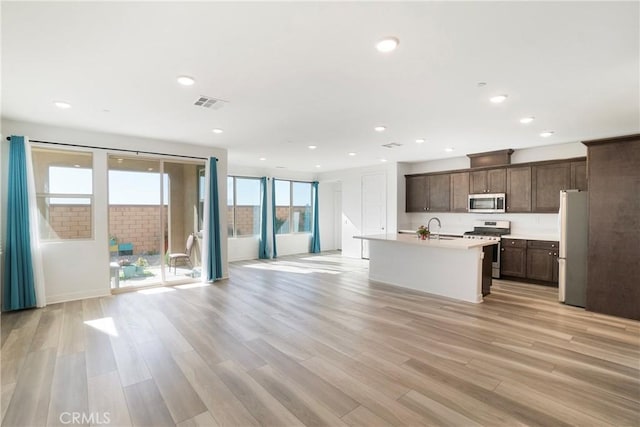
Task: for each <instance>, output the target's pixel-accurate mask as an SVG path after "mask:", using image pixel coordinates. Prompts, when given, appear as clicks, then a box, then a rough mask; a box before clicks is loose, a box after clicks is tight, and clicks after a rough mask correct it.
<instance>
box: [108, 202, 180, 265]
mask: <svg viewBox="0 0 640 427" xmlns="http://www.w3.org/2000/svg"><path fill="white" fill-rule="evenodd" d="M167 212H168V211H167V206H164V217H165V218H167ZM159 221H160V206H149V205H114V206H109V235H110V236H115V237H116V238H117V239H118V243H133V253H134V254H141V253H144V252H157V251H158V248H159V247H161V248H162V251H164V243H162V246H160V243H161V242H164V236H165V235H166V233H167V221H165V229H164V231H165V232H164V233H160V232H159V231H158V222H159ZM185 242H186V240H185ZM183 245H184V244H183Z"/></svg>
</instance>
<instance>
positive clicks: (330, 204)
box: [318, 181, 342, 251]
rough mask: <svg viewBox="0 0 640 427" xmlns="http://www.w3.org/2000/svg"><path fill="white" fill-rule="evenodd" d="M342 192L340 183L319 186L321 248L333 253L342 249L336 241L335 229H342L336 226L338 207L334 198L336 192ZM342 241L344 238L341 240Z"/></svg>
mask: <svg viewBox="0 0 640 427" xmlns="http://www.w3.org/2000/svg"><path fill="white" fill-rule="evenodd" d="M341 190H342V184H341V183H340V182H338V181H335V182H331V181H323V182H320V184H319V185H318V198H319V203H320V212H319V217H318V221H319V227H320V247H321V249H322V250H323V251H332V250H335V249H337V248H338V247H340V243H341V242H337V241H336V235H335V232H334V230H335V228H336V227H340V224H336V220H335V216H336V209H338V207H337V206H335V204H334V196H335V192H336V191H341ZM340 239H341V240H342V238H340Z"/></svg>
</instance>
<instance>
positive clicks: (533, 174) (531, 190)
mask: <svg viewBox="0 0 640 427" xmlns="http://www.w3.org/2000/svg"><path fill="white" fill-rule="evenodd" d="M566 189H578V190H587V161H586V159H585V158H583V157H582V158H574V159H565V160H546V161H541V162H531V163H523V164H515V165H510V166H505V167H498V166H490V167H486V168H482V169H463V170H455V171H446V172H436V173H429V174H419V175H406V212H467V204H468V197H469V194H481V193H506V196H507V199H506V203H507V206H506V211H507V212H508V213H518V212H558V209H559V204H560V190H566Z"/></svg>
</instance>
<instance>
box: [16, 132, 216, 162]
mask: <svg viewBox="0 0 640 427" xmlns="http://www.w3.org/2000/svg"><path fill="white" fill-rule="evenodd" d="M7 141H11V137H10V136H8V137H7ZM29 141H31V142H36V143H38V144H52V145H64V146H66V147H80V148H93V149H96V150H113V151H122V152H125V153H136V155H138V154H154V155H158V156H171V157H181V158H183V159H197V160H209V159H208V158H207V157H197V156H185V155H182V154H167V153H156V152H154V151H141V150H129V149H126V148H109V147H98V146H96V145H82V144H69V143H66V142H52V141H40V140H37V139H30V140H29ZM214 158H215V159H216V162H217V161H218V158H217V157H214Z"/></svg>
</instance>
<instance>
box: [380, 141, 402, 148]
mask: <svg viewBox="0 0 640 427" xmlns="http://www.w3.org/2000/svg"><path fill="white" fill-rule="evenodd" d="M382 146H383V147H384V148H396V147H402V144H398V143H397V142H390V143H388V144H382Z"/></svg>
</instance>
